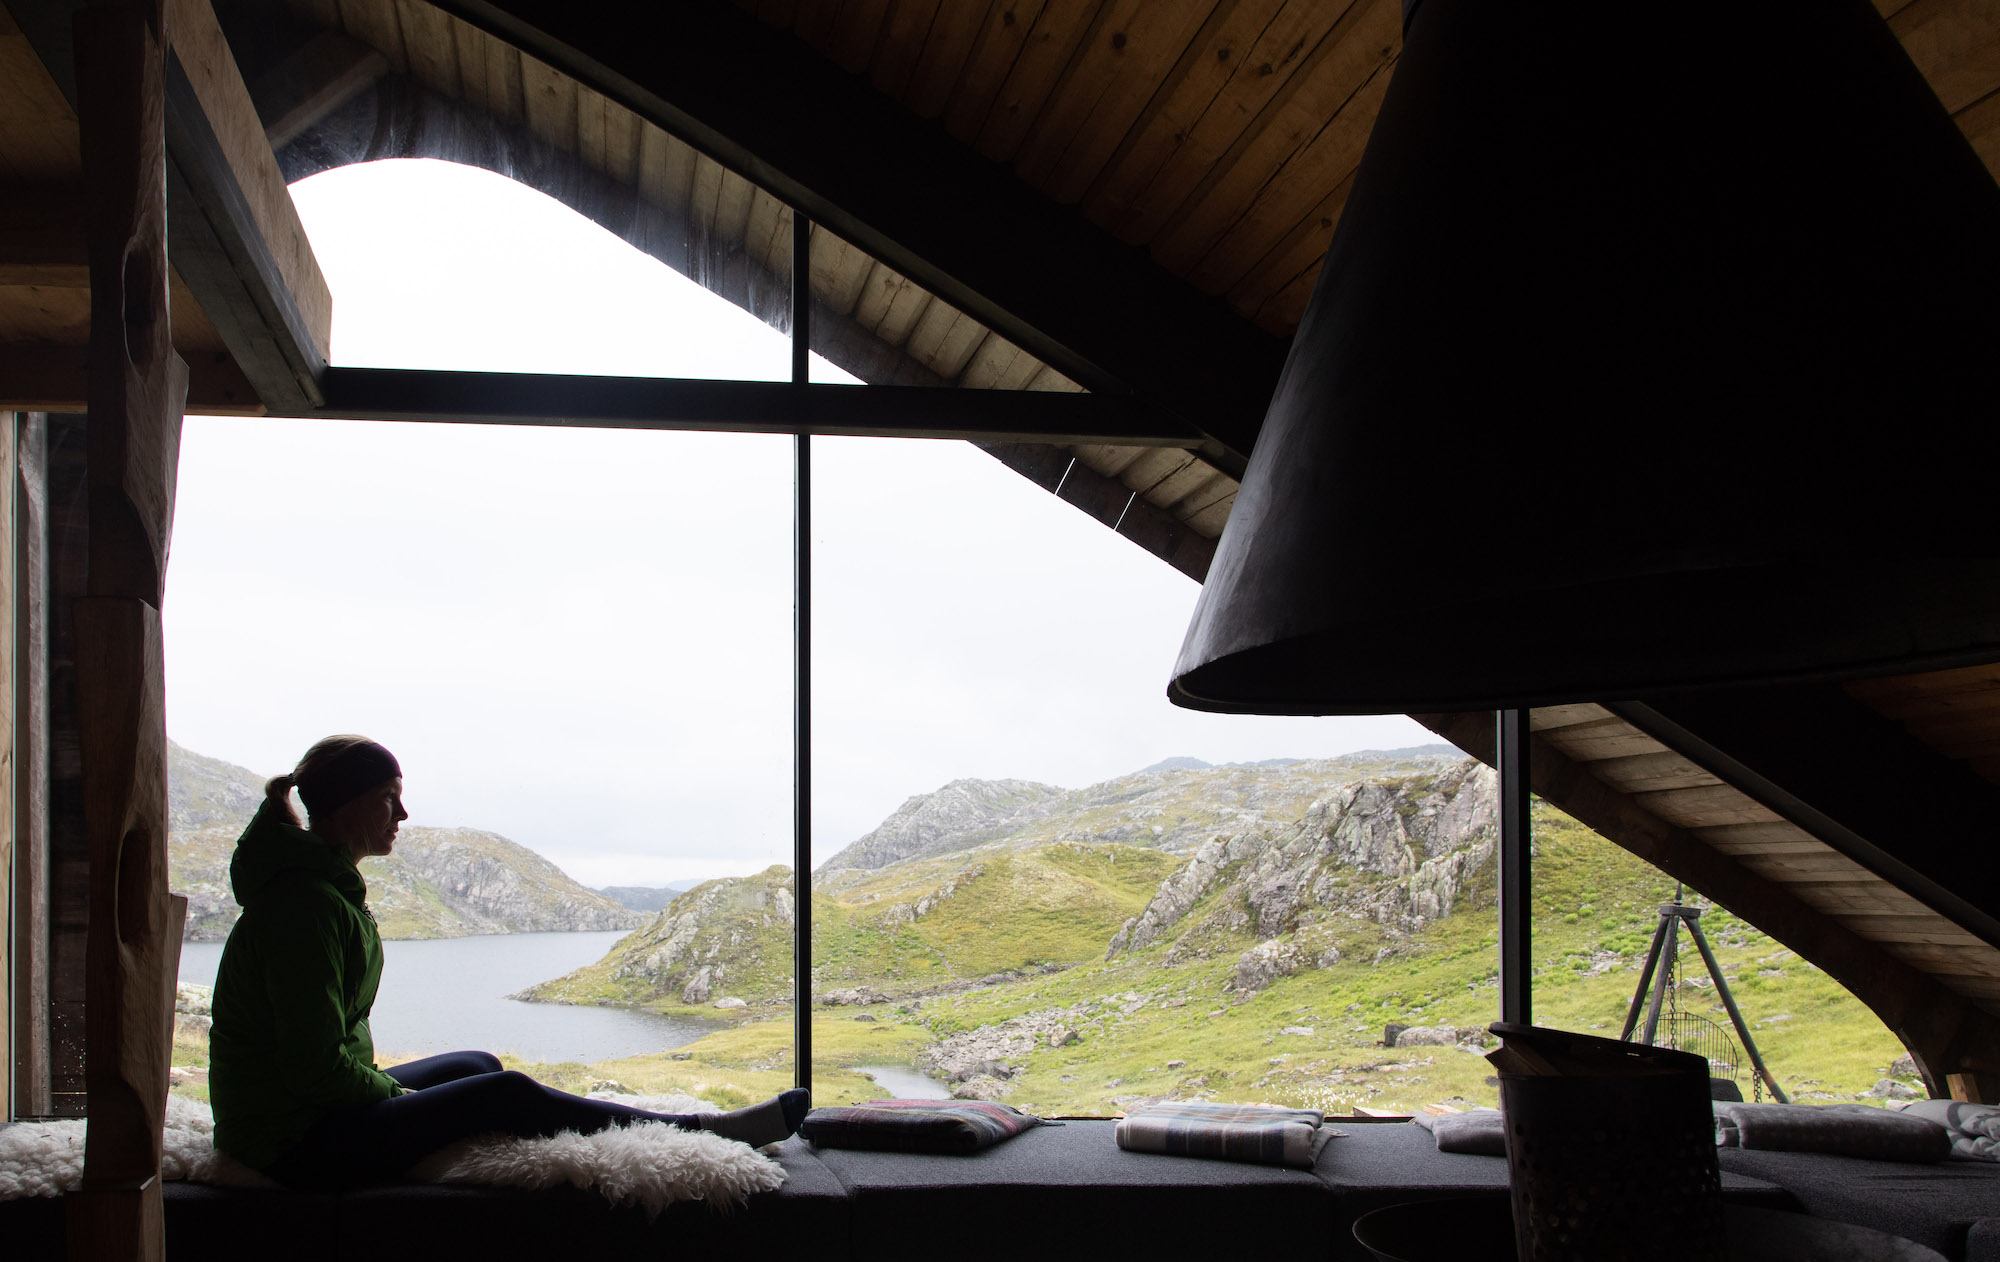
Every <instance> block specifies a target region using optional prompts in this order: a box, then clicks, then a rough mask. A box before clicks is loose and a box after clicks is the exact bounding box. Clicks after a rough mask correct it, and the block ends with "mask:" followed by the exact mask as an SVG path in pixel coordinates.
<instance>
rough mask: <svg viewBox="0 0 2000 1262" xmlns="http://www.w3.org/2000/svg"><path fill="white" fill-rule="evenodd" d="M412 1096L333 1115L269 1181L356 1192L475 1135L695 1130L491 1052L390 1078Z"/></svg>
mask: <svg viewBox="0 0 2000 1262" xmlns="http://www.w3.org/2000/svg"><path fill="white" fill-rule="evenodd" d="M384 1072H386V1073H387V1074H388V1075H389V1076H390V1077H391V1078H394V1079H395V1080H396V1081H397V1082H399V1083H401V1084H402V1085H404V1086H406V1087H408V1088H410V1091H409V1093H408V1094H407V1095H399V1096H396V1097H395V1098H393V1099H389V1100H378V1101H376V1102H375V1103H374V1104H365V1105H363V1106H361V1107H360V1108H358V1109H349V1110H347V1111H345V1112H341V1113H330V1114H328V1115H327V1116H325V1117H323V1118H321V1119H320V1120H319V1121H317V1122H315V1123H313V1127H312V1129H311V1130H309V1131H307V1132H306V1135H305V1138H304V1139H302V1140H300V1141H299V1145H298V1147H296V1148H294V1149H293V1150H292V1151H290V1152H289V1153H286V1154H285V1155H284V1156H283V1157H280V1158H279V1159H278V1160H277V1162H276V1163H275V1164H273V1165H272V1166H271V1167H270V1168H269V1169H267V1170H266V1171H265V1173H267V1174H269V1175H270V1176H271V1177H272V1178H274V1179H276V1180H277V1181H278V1182H280V1183H283V1184H284V1185H286V1186H287V1187H293V1188H303V1187H317V1188H327V1187H353V1186H356V1185H358V1184H362V1183H380V1182H383V1181H385V1180H388V1179H394V1178H395V1177H397V1176H398V1175H400V1174H402V1173H403V1171H405V1170H407V1169H409V1168H410V1167H411V1166H413V1165H415V1164H416V1163H417V1162H419V1161H421V1160H423V1159H424V1158H425V1157H427V1156H429V1155H430V1154H431V1153H433V1152H436V1151H437V1150H438V1149H440V1148H442V1147H444V1146H445V1145H446V1144H449V1143H452V1142H454V1141H456V1140H460V1139H469V1138H471V1137H472V1136H474V1135H491V1134H496V1133H497V1134H502V1135H521V1136H541V1135H554V1134H556V1133H557V1132H559V1131H579V1132H583V1133H585V1134H588V1133H589V1132H591V1131H601V1130H603V1129H604V1128H605V1127H607V1126H628V1125H630V1124H631V1123H633V1122H667V1123H670V1124H672V1125H674V1126H679V1127H682V1128H683V1129H686V1130H695V1129H698V1128H699V1123H698V1122H697V1121H696V1119H695V1118H693V1117H691V1116H680V1115H676V1114H670V1113H648V1112H646V1111H645V1110H644V1109H633V1108H627V1107H626V1106H625V1105H622V1104H612V1103H611V1102H609V1101H608V1100H586V1099H584V1098H583V1097H582V1096H573V1095H569V1094H567V1093H565V1092H562V1091H557V1090H555V1089H554V1088H552V1087H545V1086H543V1085H542V1084H541V1083H539V1082H536V1081H535V1080H534V1079H533V1078H530V1077H528V1075H526V1074H523V1073H517V1072H515V1071H513V1070H505V1069H502V1068H500V1061H499V1060H498V1059H497V1058H496V1057H493V1056H490V1055H488V1054H487V1053H485V1052H447V1053H445V1054H444V1055H443V1056H429V1057H426V1058H425V1059H423V1060H413V1061H411V1062H410V1063H409V1064H407V1065H397V1066H396V1067H395V1068H393V1069H389V1070H386V1071H384Z"/></svg>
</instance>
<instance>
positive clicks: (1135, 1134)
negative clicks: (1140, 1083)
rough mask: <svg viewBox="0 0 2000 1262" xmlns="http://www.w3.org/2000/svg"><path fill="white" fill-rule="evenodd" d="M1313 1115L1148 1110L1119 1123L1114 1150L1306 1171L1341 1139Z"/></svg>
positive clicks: (1203, 1107)
mask: <svg viewBox="0 0 2000 1262" xmlns="http://www.w3.org/2000/svg"><path fill="white" fill-rule="evenodd" d="M1324 1118H1325V1115H1324V1114H1322V1113H1320V1112H1318V1111H1317V1110H1315V1109H1278V1108H1265V1107H1262V1106H1259V1105H1250V1104H1198V1103H1189V1102H1185V1101H1177V1102H1173V1103H1166V1104H1155V1105H1149V1106H1148V1107H1146V1108H1143V1109H1140V1110H1139V1111H1137V1112H1135V1113H1133V1114H1132V1115H1131V1116H1129V1117H1127V1118H1125V1120H1123V1121H1121V1122H1119V1123H1118V1146H1119V1147H1120V1148H1124V1149H1127V1150H1129V1151H1131V1152H1157V1153H1165V1154H1167V1155H1168V1156H1173V1157H1213V1158H1218V1159H1220V1160H1223V1161H1248V1162H1254V1163H1256V1164H1258V1165H1266V1166H1294V1167H1297V1168H1300V1169H1305V1168H1309V1167H1311V1166H1312V1165H1313V1163H1314V1162H1316V1161H1317V1160H1318V1159H1319V1151H1320V1149H1322V1148H1324V1147H1326V1144H1327V1141H1328V1140H1331V1139H1333V1138H1334V1137H1335V1136H1337V1135H1339V1134H1341V1132H1340V1131H1337V1130H1334V1129H1333V1128H1332V1127H1330V1126H1321V1125H1320V1122H1321V1121H1322V1120H1324Z"/></svg>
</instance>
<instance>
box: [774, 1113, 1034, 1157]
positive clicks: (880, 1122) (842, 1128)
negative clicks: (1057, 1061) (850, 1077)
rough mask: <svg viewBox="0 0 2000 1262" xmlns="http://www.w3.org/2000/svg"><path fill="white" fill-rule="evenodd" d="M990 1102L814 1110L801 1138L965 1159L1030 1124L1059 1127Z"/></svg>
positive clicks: (824, 1145) (836, 1145) (824, 1143)
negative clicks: (967, 1155)
mask: <svg viewBox="0 0 2000 1262" xmlns="http://www.w3.org/2000/svg"><path fill="white" fill-rule="evenodd" d="M1061 1125H1062V1123H1061V1122H1050V1121H1047V1120H1046V1119H1043V1118H1039V1117H1036V1116H1034V1115H1033V1114H1031V1113H1023V1112H1021V1111H1020V1110H1019V1109H1016V1108H1012V1107H1010V1106H1008V1105H1005V1104H995V1103H993V1102H991V1101H988V1100H870V1101H868V1102H867V1103H866V1104H843V1105H836V1106H833V1107H831V1108H823V1109H814V1110H813V1111H812V1112H810V1113H808V1114H806V1120H805V1122H804V1123H803V1124H802V1125H800V1127H799V1134H801V1135H803V1136H805V1137H806V1138H807V1139H809V1140H811V1141H812V1142H813V1143H815V1144H817V1145H819V1146H820V1147H821V1148H867V1149H872V1150H874V1151H876V1152H929V1153H944V1154H947V1155H955V1156H963V1155H964V1154H966V1153H974V1152H978V1151H979V1150H980V1149H982V1148H991V1147H992V1146H993V1145H994V1144H997V1143H999V1142H1000V1141H1001V1140H1004V1139H1012V1138H1013V1137H1014V1136H1016V1135H1018V1134H1020V1133H1021V1132H1022V1131H1024V1130H1027V1129H1029V1128H1030V1127H1034V1126H1061Z"/></svg>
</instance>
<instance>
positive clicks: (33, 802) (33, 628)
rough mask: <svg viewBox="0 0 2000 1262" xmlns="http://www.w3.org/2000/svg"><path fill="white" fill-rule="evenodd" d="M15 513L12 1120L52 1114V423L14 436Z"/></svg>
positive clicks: (26, 421) (29, 424) (28, 421)
mask: <svg viewBox="0 0 2000 1262" xmlns="http://www.w3.org/2000/svg"><path fill="white" fill-rule="evenodd" d="M14 432H15V438H16V442H15V447H14V460H13V464H14V474H15V476H14V477H13V478H12V479H11V481H12V483H13V492H12V499H13V513H12V514H11V522H12V529H13V543H14V546H13V548H12V549H11V552H12V556H13V566H14V576H15V578H14V597H15V602H14V638H13V643H14V645H15V654H14V672H13V685H12V686H13V691H14V712H13V723H12V726H11V731H12V739H13V742H14V759H13V765H14V802H13V808H14V809H13V835H14V838H15V848H14V860H15V861H14V865H13V877H14V881H13V891H12V893H13V912H14V921H13V928H14V933H13V942H12V957H13V958H12V964H13V968H12V971H11V974H10V975H11V979H12V984H13V989H12V993H11V995H10V996H9V999H10V1005H9V1010H10V1011H11V1013H12V1014H13V1047H12V1048H11V1049H10V1050H11V1053H12V1057H13V1071H14V1092H13V1110H14V1113H15V1115H16V1116H34V1117H38V1116H42V1115H45V1114H47V1113H48V1112H49V966H48V959H49V923H48V911H49V899H48V892H49V891H48V847H47V844H46V843H47V838H48V675H49V661H48V590H47V583H46V579H45V573H46V562H47V556H48V537H47V535H48V531H47V527H48V511H47V509H48V473H47V454H48V418H47V417H45V416H43V415H40V414H37V413H31V414H27V415H23V416H20V417H19V419H18V421H17V423H16V425H15V428H14Z"/></svg>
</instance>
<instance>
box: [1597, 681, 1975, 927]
mask: <svg viewBox="0 0 2000 1262" xmlns="http://www.w3.org/2000/svg"><path fill="white" fill-rule="evenodd" d="M1610 708H1611V709H1612V710H1613V711H1615V712H1617V713H1618V714H1619V715H1620V716H1621V717H1623V718H1624V719H1626V721H1628V722H1629V723H1631V724H1632V726H1634V727H1636V728H1638V729H1640V730H1641V731H1643V732H1645V733H1646V734H1647V735H1649V736H1651V737H1653V738H1654V739H1656V740H1658V741H1660V742H1661V743H1662V744H1664V745H1666V746H1668V747H1669V748H1671V749H1673V750H1675V751H1677V752H1679V753H1681V754H1684V755H1686V756H1687V757H1688V758H1690V759H1692V760H1694V761H1695V762H1697V763H1699V764H1700V765H1701V766H1702V767H1704V768H1705V769H1707V770H1708V771H1711V772H1713V773H1714V774H1715V775H1716V776H1718V777H1720V778H1721V779H1722V780H1723V781H1724V782H1725V783H1726V784H1728V785H1729V786H1731V787H1732V788H1734V789H1735V790H1736V791H1738V792H1739V793H1741V794H1743V795H1745V796H1747V797H1749V798H1751V799H1753V800H1755V801H1756V802H1758V803H1760V804H1762V805H1763V806H1764V807H1766V808H1768V809H1770V810H1771V811H1774V812H1776V813H1777V814H1778V815H1780V816H1783V817H1784V818H1785V819H1787V820H1790V821H1791V822H1792V823H1794V824H1796V825H1798V826H1799V827H1800V828H1802V829H1804V830H1805V831H1806V832H1808V833H1810V834H1811V835H1812V836H1814V837H1816V838H1818V839H1819V840H1821V841H1823V842H1825V843H1826V844H1827V845H1829V846H1831V847H1832V848H1833V849H1835V850H1837V851H1839V852H1840V853H1841V854H1843V855H1845V856H1847V858H1849V859H1851V860H1853V861H1854V862H1855V863H1857V864H1860V865H1861V866H1862V867H1863V868H1866V869H1867V870H1868V871H1869V872H1872V873H1874V874H1875V875H1876V876H1878V877H1880V878H1882V879H1883V880H1885V881H1887V882H1889V883H1890V884H1891V885H1894V886H1895V887H1896V888H1898V889H1900V890H1903V891H1904V892H1905V893H1907V894H1909V895H1910V896H1911V897H1913V898H1916V899H1917V900H1919V901H1920V902H1922V903H1924V904H1925V905H1926V906H1928V907H1931V908H1932V909H1934V910H1936V911H1937V912H1939V913H1940V914H1942V915H1944V916H1946V917H1949V918H1950V919H1951V920H1952V921H1953V922H1954V923H1955V924H1957V925H1959V926H1960V927H1962V928H1963V929H1965V930H1966V931H1967V932H1969V933H1971V934H1973V935H1975V936H1977V937H1979V938H1981V939H1982V940H1984V941H1986V942H1989V943H1992V944H1993V945H1995V946H2000V844H1996V843H2000V823H1996V821H2000V789H1996V788H1995V787H1994V786H1993V785H1992V784H1990V783H1988V782H1987V781H1986V780H1984V779H1982V778H1981V777H1979V776H1977V775H1975V774H1974V773H1973V772H1971V771H1970V770H1968V769H1967V768H1966V767H1965V766H1964V764H1962V763H1958V762H1954V761H1953V760H1951V759H1949V758H1946V757H1944V756H1943V755H1942V754H1939V753H1938V752H1937V751H1936V750H1933V749H1931V748H1930V747H1929V746H1927V745H1925V744H1924V743H1923V742H1922V741H1919V740H1917V739H1916V738H1915V737H1913V736H1911V735H1910V734H1909V733H1908V732H1906V731H1904V730H1903V728H1902V727H1901V726H1900V725H1898V724H1896V723H1895V722H1893V721H1891V720H1889V719H1885V718H1883V717H1882V716H1881V715H1879V714H1877V713H1875V712H1874V711H1873V710H1871V709H1870V708H1869V707H1868V706H1867V705H1865V704H1863V703H1862V702H1860V701H1857V700H1855V699H1854V698H1853V697H1851V696H1849V695H1848V694H1847V693H1846V692H1845V691H1843V690H1842V689H1841V688H1839V687H1838V686H1834V685H1810V686H1803V687H1788V688H1770V689H1765V688H1759V689H1749V690H1746V689H1732V690H1729V691H1727V692H1722V693H1713V694H1708V695H1691V696H1682V697H1672V698H1665V699H1660V700H1656V701H1652V702H1648V703H1646V704H1638V703H1634V702H1619V703H1613V704H1612V705H1611V706H1610ZM1860 769H1865V772H1866V774H1856V772H1857V770H1860ZM1886 785H1893V786H1895V787H1894V791H1893V792H1890V791H1885V789H1884V786H1886Z"/></svg>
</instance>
